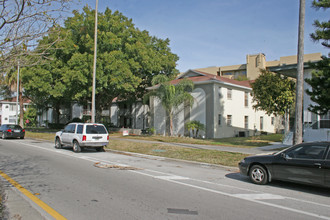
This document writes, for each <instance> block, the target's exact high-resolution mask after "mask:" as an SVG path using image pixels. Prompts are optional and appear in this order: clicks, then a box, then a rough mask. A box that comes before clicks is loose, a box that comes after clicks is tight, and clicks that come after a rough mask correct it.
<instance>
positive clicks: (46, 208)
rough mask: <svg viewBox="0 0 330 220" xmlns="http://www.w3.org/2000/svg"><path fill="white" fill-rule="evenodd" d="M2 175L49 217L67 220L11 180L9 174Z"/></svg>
mask: <svg viewBox="0 0 330 220" xmlns="http://www.w3.org/2000/svg"><path fill="white" fill-rule="evenodd" d="M0 175H1V176H2V177H3V178H5V179H6V180H7V181H8V182H9V183H10V184H11V185H13V186H14V187H15V188H16V189H18V190H19V191H20V192H21V193H23V194H24V195H25V196H26V197H28V198H29V199H30V200H31V201H33V202H34V203H35V204H37V205H38V206H39V207H40V208H42V209H43V210H45V211H46V212H47V213H48V214H49V215H51V216H52V217H54V218H55V219H58V220H66V218H65V217H64V216H62V215H61V214H60V213H58V212H56V211H55V210H54V209H53V208H51V207H50V206H49V205H47V204H46V203H44V202H43V201H42V200H41V199H39V198H38V197H36V196H35V195H33V194H32V193H31V192H29V191H28V190H27V189H25V188H24V187H23V186H21V185H20V184H19V183H18V182H16V181H15V180H13V179H12V178H10V177H9V176H8V175H7V174H5V173H4V172H2V171H1V170H0Z"/></svg>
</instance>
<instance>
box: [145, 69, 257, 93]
mask: <svg viewBox="0 0 330 220" xmlns="http://www.w3.org/2000/svg"><path fill="white" fill-rule="evenodd" d="M183 79H190V80H191V81H193V82H194V84H206V83H219V84H226V85H230V86H234V87H241V88H246V89H251V83H252V82H253V80H247V81H238V80H234V79H229V78H226V77H221V76H216V75H212V74H209V73H204V72H201V71H197V70H188V71H187V72H184V73H182V74H180V75H179V76H178V77H177V78H176V79H174V80H172V81H171V82H170V83H171V84H173V85H176V84H178V83H179V82H180V81H181V80H183ZM158 87H159V85H155V86H152V87H148V88H147V89H148V90H153V89H157V88H158Z"/></svg>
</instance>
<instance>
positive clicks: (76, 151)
mask: <svg viewBox="0 0 330 220" xmlns="http://www.w3.org/2000/svg"><path fill="white" fill-rule="evenodd" d="M73 151H74V152H75V153H79V152H81V148H80V145H79V143H78V141H73Z"/></svg>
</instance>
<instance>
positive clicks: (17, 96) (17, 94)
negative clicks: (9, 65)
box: [16, 61, 19, 124]
mask: <svg viewBox="0 0 330 220" xmlns="http://www.w3.org/2000/svg"><path fill="white" fill-rule="evenodd" d="M16 85H17V93H16V124H18V104H19V103H18V98H19V61H18V62H17V83H16Z"/></svg>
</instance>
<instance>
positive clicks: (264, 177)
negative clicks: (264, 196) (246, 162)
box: [249, 165, 268, 185]
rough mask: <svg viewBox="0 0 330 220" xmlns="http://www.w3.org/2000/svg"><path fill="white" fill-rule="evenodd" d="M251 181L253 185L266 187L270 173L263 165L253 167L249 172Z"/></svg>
mask: <svg viewBox="0 0 330 220" xmlns="http://www.w3.org/2000/svg"><path fill="white" fill-rule="evenodd" d="M249 176H250V179H251V181H252V182H253V183H255V184H259V185H265V184H267V183H268V173H267V169H265V168H264V167H263V166H261V165H253V166H252V167H251V169H250V172H249Z"/></svg>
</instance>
